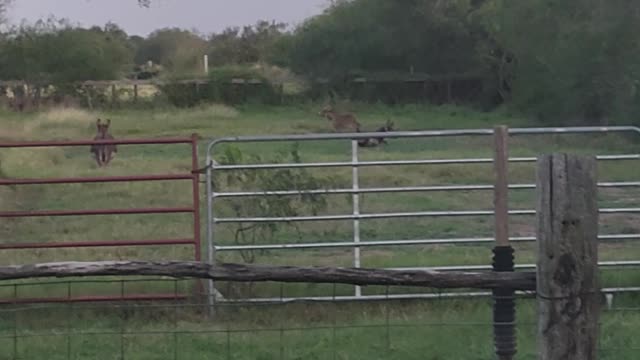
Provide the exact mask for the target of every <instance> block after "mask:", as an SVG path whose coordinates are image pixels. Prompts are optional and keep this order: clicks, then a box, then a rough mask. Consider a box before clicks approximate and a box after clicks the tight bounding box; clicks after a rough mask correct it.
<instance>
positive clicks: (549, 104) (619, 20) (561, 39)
mask: <svg viewBox="0 0 640 360" xmlns="http://www.w3.org/2000/svg"><path fill="white" fill-rule="evenodd" d="M497 3H498V4H499V6H498V7H496V9H497V10H498V11H499V14H500V16H501V23H500V26H499V27H497V28H496V30H495V31H493V33H494V35H495V39H496V40H497V41H498V42H499V43H500V45H501V46H502V47H503V48H505V49H508V51H510V52H511V53H512V54H513V56H514V59H515V66H514V70H513V71H514V73H513V84H512V86H513V89H512V90H513V101H514V104H515V105H516V106H517V107H518V108H520V109H522V110H524V111H526V112H529V113H532V114H533V115H535V116H536V117H537V118H539V119H540V120H543V121H545V122H548V123H553V124H569V123H573V124H584V123H589V124H597V123H607V122H608V120H607V119H608V118H610V117H612V116H613V117H618V118H621V119H634V120H635V116H634V115H637V114H638V110H640V107H639V106H638V105H637V104H638V100H640V99H638V85H637V84H638V81H640V61H639V60H638V59H640V42H639V41H638V40H637V29H638V27H639V26H640V5H638V3H637V2H634V1H629V0H607V1H605V0H544V1H543V0H532V1H526V2H522V1H518V2H513V1H499V2H497Z"/></svg>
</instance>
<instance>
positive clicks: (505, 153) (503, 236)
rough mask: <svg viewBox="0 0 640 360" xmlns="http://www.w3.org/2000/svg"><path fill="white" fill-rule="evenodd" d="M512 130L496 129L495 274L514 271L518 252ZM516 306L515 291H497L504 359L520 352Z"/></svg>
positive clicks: (497, 339)
mask: <svg viewBox="0 0 640 360" xmlns="http://www.w3.org/2000/svg"><path fill="white" fill-rule="evenodd" d="M508 143H509V129H508V128H507V127H506V126H497V127H496V128H495V129H494V150H495V152H494V161H493V166H494V173H495V186H494V191H493V194H494V197H493V199H494V201H493V204H494V218H495V241H496V242H495V247H494V248H493V271H496V272H513V271H514V250H513V247H511V245H510V244H509V178H508V176H507V175H508V164H509V148H508ZM515 321H516V303H515V292H514V290H513V289H509V288H502V289H494V290H493V338H494V346H495V352H496V355H497V356H498V359H500V360H511V359H513V357H514V356H515V354H516V352H517V344H516V327H515Z"/></svg>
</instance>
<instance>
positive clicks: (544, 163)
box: [537, 154, 600, 360]
mask: <svg viewBox="0 0 640 360" xmlns="http://www.w3.org/2000/svg"><path fill="white" fill-rule="evenodd" d="M537 177H538V179H537V189H538V190H537V191H538V204H537V227H538V228H537V239H538V262H537V266H538V268H537V293H538V311H539V319H538V354H539V357H538V359H540V360H560V359H562V360H593V359H596V357H597V343H598V319H599V306H600V304H599V301H600V299H599V281H598V204H597V198H596V196H597V183H596V160H595V158H593V157H584V156H576V155H565V154H558V155H547V156H544V157H542V158H540V159H539V160H538V175H537Z"/></svg>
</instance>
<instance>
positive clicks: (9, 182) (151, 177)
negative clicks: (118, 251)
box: [0, 134, 202, 303]
mask: <svg viewBox="0 0 640 360" xmlns="http://www.w3.org/2000/svg"><path fill="white" fill-rule="evenodd" d="M110 144H112V145H169V144H185V145H190V146H191V171H190V172H188V173H171V174H148V175H135V176H96V177H69V178H37V179H11V178H9V179H7V178H0V186H29V185H55V184H89V183H117V182H145V181H186V180H189V181H191V191H192V193H193V197H192V202H191V204H189V205H188V206H175V207H154V208H150V207H134V208H126V209H122V208H120V209H83V210H30V211H0V219H6V218H28V217H63V216H95V215H132V214H185V213H190V214H192V216H193V232H192V233H191V234H190V236H189V237H185V238H175V239H135V240H121V241H119V240H108V241H82V242H40V243H37V242H33V243H6V242H3V241H2V239H0V251H11V250H25V249H55V248H89V247H127V246H136V247H139V246H170V245H192V246H193V248H194V252H193V258H194V260H195V261H200V258H201V255H200V253H201V243H200V189H199V186H200V179H199V174H200V171H199V170H198V136H197V134H193V135H192V136H191V137H172V138H158V139H128V140H81V141H37V142H36V141H32V142H0V149H6V148H46V147H74V146H90V145H110ZM197 284H198V288H199V289H200V290H202V285H201V283H199V282H198V283H197ZM186 296H187V295H185V294H178V293H175V292H174V293H171V294H129V295H125V294H120V295H115V296H78V297H71V296H68V297H64V298H52V297H49V298H47V297H42V298H19V299H18V298H13V299H0V303H42V302H83V301H113V300H136V301H138V300H176V299H179V298H185V297H186Z"/></svg>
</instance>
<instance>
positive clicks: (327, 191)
mask: <svg viewBox="0 0 640 360" xmlns="http://www.w3.org/2000/svg"><path fill="white" fill-rule="evenodd" d="M598 187H601V188H630V187H640V181H623V182H601V183H598ZM535 188H536V185H535V184H513V185H509V189H510V190H533V189H535ZM485 190H486V191H491V190H493V185H440V186H407V187H388V188H360V189H358V190H356V189H313V190H278V191H239V192H214V193H213V194H212V195H213V197H214V198H233V197H251V196H298V195H352V194H383V193H399V192H437V191H485Z"/></svg>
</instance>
